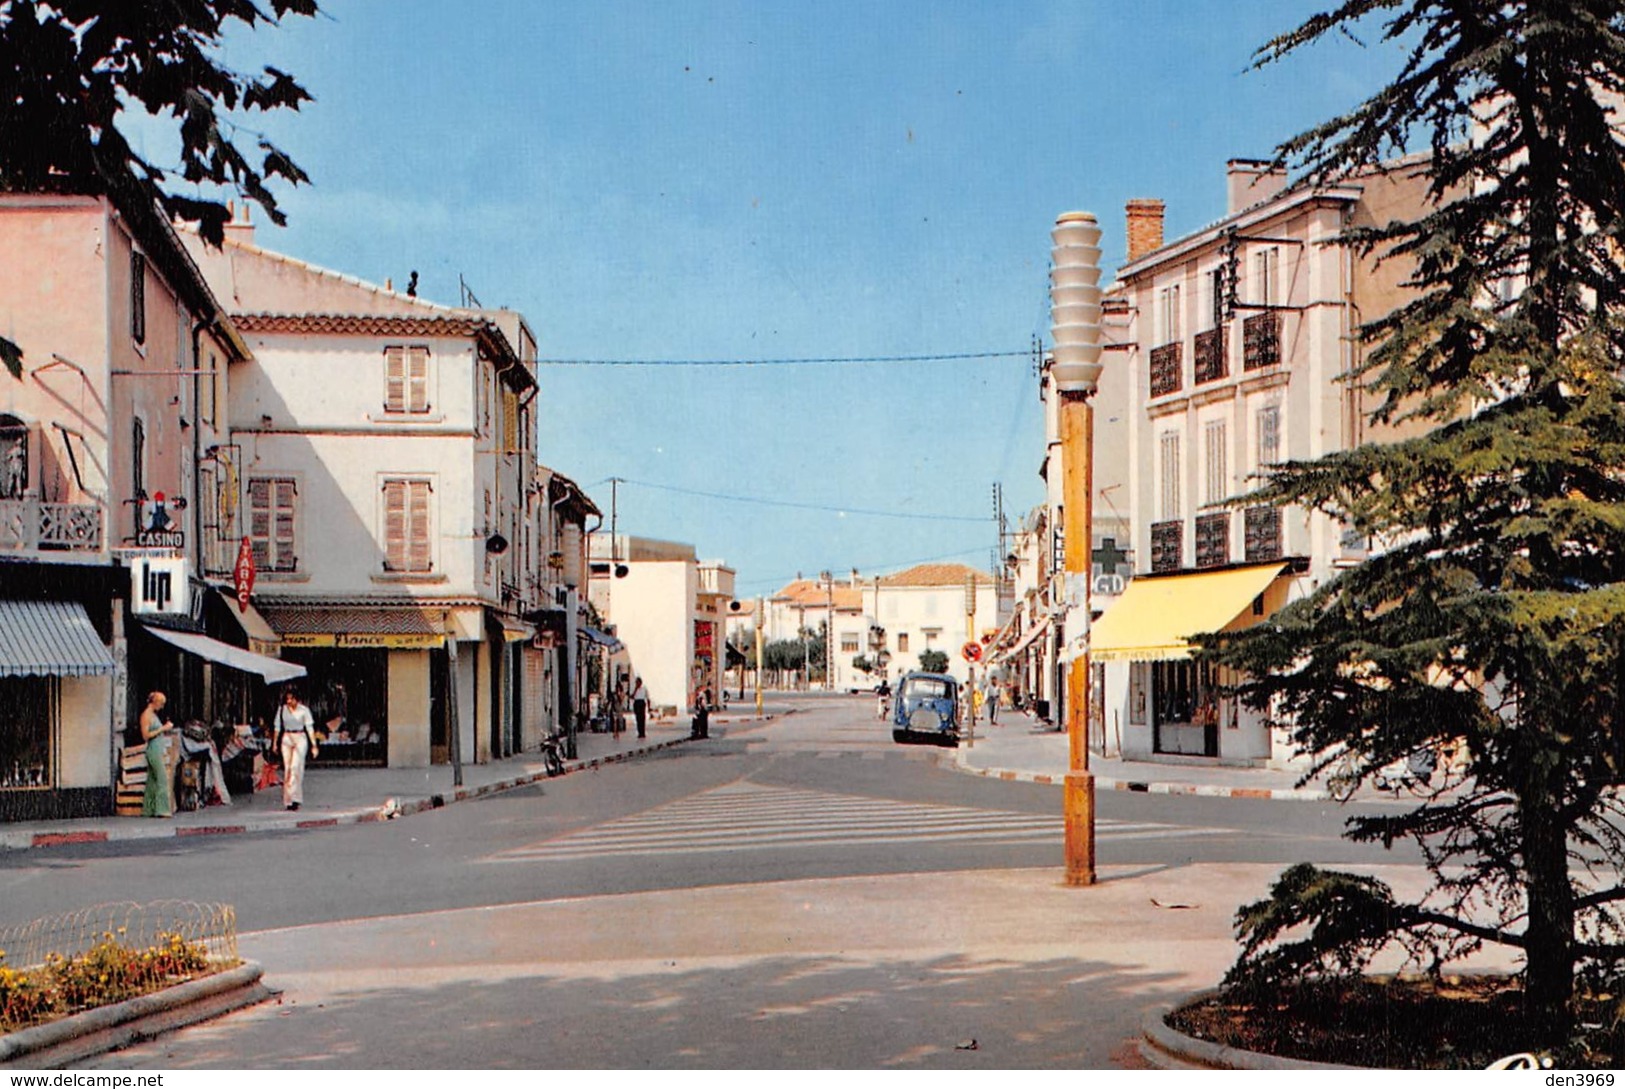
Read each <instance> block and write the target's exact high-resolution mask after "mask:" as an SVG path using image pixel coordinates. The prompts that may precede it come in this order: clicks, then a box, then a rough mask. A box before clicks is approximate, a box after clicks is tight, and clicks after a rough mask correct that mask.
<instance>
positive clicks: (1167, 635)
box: [1089, 563, 1291, 762]
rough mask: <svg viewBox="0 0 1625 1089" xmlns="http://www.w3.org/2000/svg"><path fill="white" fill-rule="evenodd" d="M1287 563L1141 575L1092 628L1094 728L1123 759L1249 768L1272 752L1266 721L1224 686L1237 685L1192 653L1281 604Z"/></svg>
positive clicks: (1287, 581)
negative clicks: (1205, 761)
mask: <svg viewBox="0 0 1625 1089" xmlns="http://www.w3.org/2000/svg"><path fill="white" fill-rule="evenodd" d="M1288 571H1289V566H1288V565H1286V564H1283V563H1270V564H1266V565H1261V566H1252V567H1235V568H1228V569H1225V570H1220V571H1199V572H1194V573H1185V574H1178V575H1141V576H1139V577H1138V578H1136V579H1134V581H1133V582H1131V583H1129V584H1128V587H1127V588H1126V589H1125V590H1124V592H1123V595H1122V596H1121V597H1120V598H1118V599H1117V601H1116V602H1115V603H1114V604H1113V605H1112V606H1111V607H1110V608H1109V609H1107V610H1106V612H1105V615H1103V616H1102V617H1101V618H1100V620H1099V621H1097V622H1096V623H1095V624H1094V627H1093V630H1092V631H1091V632H1090V639H1089V646H1090V655H1091V657H1092V659H1093V661H1094V663H1095V665H1096V669H1097V681H1096V685H1095V689H1096V691H1097V692H1099V693H1100V694H1101V697H1102V698H1100V699H1099V700H1097V701H1095V702H1096V704H1097V705H1098V707H1099V708H1100V710H1101V711H1102V713H1103V721H1102V722H1101V723H1100V724H1099V725H1100V729H1101V730H1102V731H1103V732H1104V733H1105V734H1107V735H1115V736H1118V737H1120V738H1121V744H1122V751H1123V754H1124V755H1125V756H1128V757H1134V756H1148V755H1173V756H1202V757H1210V758H1214V759H1217V760H1221V761H1233V762H1254V761H1261V760H1264V759H1267V758H1268V757H1269V756H1270V754H1271V738H1270V734H1269V725H1268V723H1267V722H1266V721H1265V720H1264V719H1263V718H1262V717H1261V716H1258V715H1256V714H1252V713H1250V712H1248V711H1247V710H1246V709H1245V708H1242V707H1241V706H1240V705H1239V703H1238V701H1237V700H1236V699H1235V698H1234V697H1233V696H1231V695H1229V690H1230V688H1231V686H1233V685H1234V684H1235V682H1236V681H1237V680H1238V678H1237V677H1235V676H1233V675H1230V674H1229V673H1227V672H1226V671H1223V670H1219V669H1217V668H1216V667H1215V666H1213V665H1212V664H1211V663H1208V662H1198V661H1196V660H1195V659H1194V657H1193V653H1194V652H1193V648H1192V647H1191V645H1190V643H1189V639H1190V637H1192V636H1194V635H1198V634H1201V633H1204V632H1219V631H1237V630H1240V629H1242V628H1247V627H1251V626H1252V625H1253V624H1256V623H1258V622H1259V621H1260V620H1262V619H1264V618H1265V617H1267V616H1269V615H1270V614H1271V613H1273V612H1274V611H1275V610H1276V609H1279V608H1280V607H1281V606H1282V605H1284V604H1285V603H1286V599H1287V595H1288V592H1289V590H1290V586H1291V579H1290V578H1285V577H1282V576H1284V575H1286V574H1287V572H1288Z"/></svg>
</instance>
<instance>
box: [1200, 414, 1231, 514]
mask: <svg viewBox="0 0 1625 1089" xmlns="http://www.w3.org/2000/svg"><path fill="white" fill-rule="evenodd" d="M1227 431H1228V429H1227V428H1226V427H1225V424H1224V421H1223V420H1212V421H1210V422H1209V423H1208V424H1207V425H1206V426H1205V427H1203V428H1202V444H1203V446H1204V447H1205V448H1206V449H1205V451H1204V452H1205V454H1206V459H1205V460H1206V468H1207V476H1206V479H1205V482H1204V483H1205V486H1204V488H1203V489H1202V502H1203V503H1206V504H1209V505H1211V504H1214V503H1222V502H1224V501H1225V500H1226V499H1228V498H1229V497H1230V476H1229V466H1228V464H1227V461H1228V459H1227V457H1226V451H1225V442H1226V439H1227Z"/></svg>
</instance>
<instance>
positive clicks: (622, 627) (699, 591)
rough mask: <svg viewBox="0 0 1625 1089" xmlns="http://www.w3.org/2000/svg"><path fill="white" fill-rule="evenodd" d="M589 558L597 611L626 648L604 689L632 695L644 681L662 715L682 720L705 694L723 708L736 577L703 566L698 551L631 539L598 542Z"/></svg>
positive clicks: (613, 660)
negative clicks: (621, 684) (697, 695)
mask: <svg viewBox="0 0 1625 1089" xmlns="http://www.w3.org/2000/svg"><path fill="white" fill-rule="evenodd" d="M589 554H590V556H591V560H592V582H591V600H592V604H593V607H594V608H595V609H597V611H598V613H599V615H600V616H602V617H603V618H604V619H605V620H606V621H607V622H608V623H609V624H610V625H612V627H613V631H614V636H615V638H616V639H617V640H618V641H619V642H620V643H622V644H623V645H624V647H625V652H624V655H620V654H617V655H613V656H611V657H610V667H609V674H608V675H606V677H605V679H604V683H605V684H607V685H613V684H615V683H616V681H617V680H619V679H624V680H625V681H626V682H627V687H628V689H630V686H631V680H632V678H633V677H642V678H643V681H644V683H645V684H646V685H648V687H649V698H650V699H651V700H652V701H653V703H654V705H655V707H657V708H661V709H669V710H672V711H674V712H678V713H681V711H682V710H683V709H686V708H688V707H689V706H690V705H691V703H692V700H693V695H694V692H695V690H696V689H697V688H700V687H703V688H705V689H706V691H708V692H709V693H710V694H711V699H712V700H713V701H715V702H718V703H720V701H721V698H722V683H723V676H722V675H723V671H724V669H725V667H726V664H727V645H726V631H725V628H726V619H727V617H728V615H729V608H728V606H729V604H730V603H731V602H732V601H733V594H734V571H733V569H732V568H730V567H728V566H727V565H726V564H723V563H721V562H718V561H702V560H700V559H698V557H697V555H696V553H695V551H694V546H693V545H689V544H680V543H677V542H674V541H659V540H652V539H650V538H646V537H633V536H629V535H626V534H620V535H615V536H612V535H610V534H594V535H593V537H592V540H591V542H590V551H589ZM616 671H620V672H621V673H622V674H623V677H622V678H617V677H616V676H614V673H615V672H616Z"/></svg>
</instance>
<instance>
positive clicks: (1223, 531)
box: [1196, 511, 1230, 567]
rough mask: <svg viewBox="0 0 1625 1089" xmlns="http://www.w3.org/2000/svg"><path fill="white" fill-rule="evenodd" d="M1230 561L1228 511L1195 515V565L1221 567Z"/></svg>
mask: <svg viewBox="0 0 1625 1089" xmlns="http://www.w3.org/2000/svg"><path fill="white" fill-rule="evenodd" d="M1229 562H1230V513H1229V512H1228V511H1221V512H1220V513H1218V514H1198V515H1197V516H1196V566H1197V567H1223V566H1224V565H1225V564H1227V563H1229Z"/></svg>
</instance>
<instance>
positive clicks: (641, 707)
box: [632, 677, 649, 737]
mask: <svg viewBox="0 0 1625 1089" xmlns="http://www.w3.org/2000/svg"><path fill="white" fill-rule="evenodd" d="M632 717H633V718H635V719H637V722H638V736H639V737H646V736H648V735H647V734H646V732H645V731H646V730H647V729H648V727H649V690H648V689H647V688H646V687H644V684H643V678H642V677H634V678H632Z"/></svg>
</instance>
